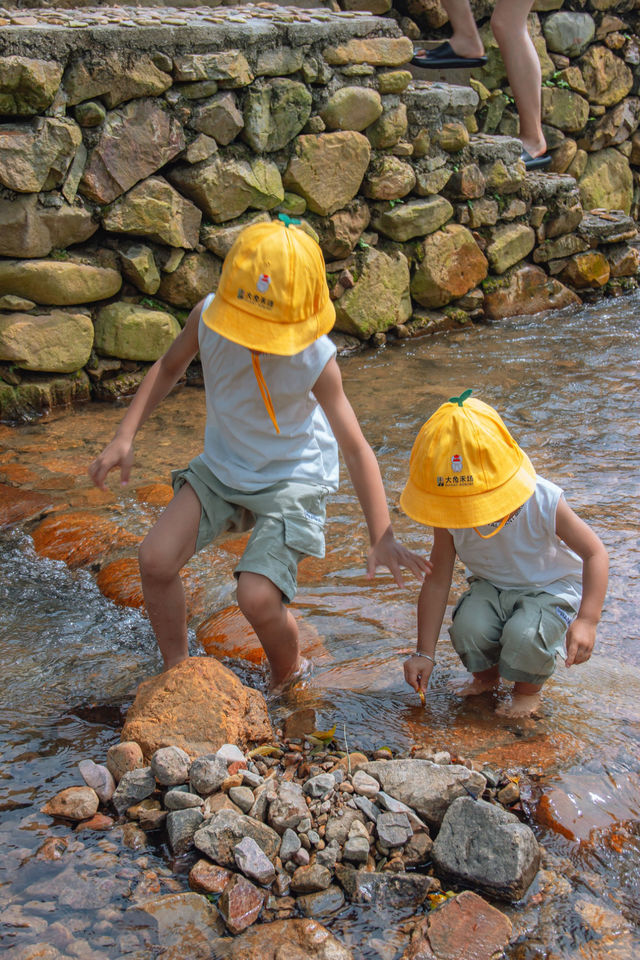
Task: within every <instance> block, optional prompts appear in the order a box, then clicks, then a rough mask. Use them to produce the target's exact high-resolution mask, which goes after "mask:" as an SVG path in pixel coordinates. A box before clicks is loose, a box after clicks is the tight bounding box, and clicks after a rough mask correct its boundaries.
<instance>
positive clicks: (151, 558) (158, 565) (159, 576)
mask: <svg viewBox="0 0 640 960" xmlns="http://www.w3.org/2000/svg"><path fill="white" fill-rule="evenodd" d="M138 564H139V566H140V574H141V576H142V577H143V578H146V579H148V580H170V579H171V577H173V576H175V574H176V573H177V572H178V570H177V569H175V564H173V563H172V562H171V560H170V558H169V557H168V556H167V555H166V554H165V553H164V552H163V551H162V550H160V549H158V545H157V544H156V542H155V538H151V537H148V536H147V537H145V539H144V540H143V541H142V543H141V544H140V546H139V547H138Z"/></svg>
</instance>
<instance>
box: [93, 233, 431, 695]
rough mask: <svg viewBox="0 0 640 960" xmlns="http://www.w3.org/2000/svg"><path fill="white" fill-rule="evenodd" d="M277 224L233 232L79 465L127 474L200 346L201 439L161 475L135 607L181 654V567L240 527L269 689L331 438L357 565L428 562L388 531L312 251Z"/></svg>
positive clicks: (290, 621) (285, 652)
mask: <svg viewBox="0 0 640 960" xmlns="http://www.w3.org/2000/svg"><path fill="white" fill-rule="evenodd" d="M285 219H287V225H286V226H285V223H284V222H279V221H272V222H268V223H259V224H254V225H252V226H250V227H247V228H246V229H245V230H243V231H242V232H241V234H240V235H239V237H238V238H237V239H236V241H235V243H234V244H233V246H232V248H231V250H230V252H229V254H228V256H227V258H226V259H225V262H224V265H223V269H222V274H221V277H220V283H219V285H218V289H217V291H216V294H215V297H214V296H213V294H210V295H209V296H208V297H206V299H205V300H203V301H201V302H200V303H199V304H197V306H195V307H194V308H193V310H192V311H191V313H190V314H189V317H188V319H187V322H186V325H185V327H184V329H183V330H182V331H181V333H180V334H179V336H178V337H177V338H176V339H175V340H174V342H173V343H172V345H171V346H170V347H169V349H168V350H167V352H166V353H165V354H164V356H162V357H161V358H160V359H159V360H158V361H157V362H156V363H154V364H153V366H152V367H151V368H150V370H149V372H148V373H147V375H146V377H145V379H144V380H143V382H142V384H141V385H140V388H139V389H138V392H137V393H136V396H135V397H134V399H133V401H132V403H131V406H130V407H129V409H128V411H127V413H126V415H125V417H124V419H123V420H122V422H121V424H120V426H119V427H118V430H117V431H116V435H115V437H114V439H113V440H112V441H111V443H109V444H108V446H107V447H106V448H105V449H104V450H103V451H102V453H101V454H100V456H98V457H97V458H96V460H94V462H93V463H92V464H91V466H90V467H89V475H90V476H91V478H92V479H93V481H94V483H95V484H96V485H97V486H99V487H102V488H104V481H105V477H106V476H107V474H108V472H109V471H110V470H113V469H114V468H116V467H119V468H120V472H121V479H122V482H123V483H126V482H127V481H128V479H129V474H130V472H131V466H132V464H133V440H134V437H135V435H136V433H137V431H138V429H139V427H140V426H141V425H142V423H143V422H144V421H145V420H146V419H147V417H149V415H150V414H151V413H152V412H153V411H154V409H155V408H156V407H157V405H158V404H159V403H160V401H161V400H162V399H163V398H164V397H165V396H166V395H167V394H168V393H169V391H170V390H171V389H172V387H174V386H175V384H176V383H177V381H178V380H179V379H180V377H181V376H182V375H183V373H184V371H185V370H186V368H187V366H188V365H189V363H191V361H192V360H193V358H194V357H195V355H196V353H197V352H198V350H199V351H200V359H201V361H202V368H203V374H204V381H205V395H206V406H207V422H206V428H205V436H204V450H203V452H202V453H201V454H200V456H198V457H196V458H195V459H194V460H192V461H191V463H190V464H189V466H188V467H187V468H186V469H184V470H178V471H176V472H174V474H173V484H174V498H173V500H172V501H171V503H170V504H169V505H168V507H167V508H166V510H165V511H164V513H163V514H162V515H161V517H160V519H159V520H158V522H157V523H156V525H155V526H154V527H153V529H152V530H151V531H150V533H149V534H148V535H147V537H146V538H145V539H144V541H143V543H142V544H141V546H140V553H139V560H140V572H141V577H142V587H143V592H144V598H145V604H146V608H147V613H148V615H149V619H150V621H151V625H152V627H153V630H154V633H155V635H156V638H157V641H158V645H159V647H160V650H161V653H162V656H163V659H164V665H165V669H168V668H169V667H172V666H174V665H175V664H177V663H180V661H182V660H184V659H185V658H186V657H188V655H189V653H188V646H187V623H186V607H185V598H184V591H183V588H182V582H181V580H180V577H179V575H178V574H179V571H180V570H181V568H182V567H183V566H184V565H185V563H186V562H187V560H188V559H189V558H190V557H191V556H192V555H193V554H194V553H195V552H196V551H197V550H200V549H201V548H202V547H203V546H205V545H206V544H207V543H209V542H211V540H213V539H214V538H215V537H216V536H218V535H219V534H220V533H223V532H225V531H228V530H243V529H247V528H248V527H249V526H252V525H253V533H252V535H251V538H250V540H249V542H248V544H247V547H246V549H245V551H244V554H243V556H242V558H241V560H240V562H239V564H238V566H237V567H236V570H235V576H236V577H237V579H238V587H237V590H238V604H239V606H240V609H241V610H242V612H243V614H244V615H245V617H246V618H247V620H248V621H249V623H250V624H251V626H252V627H253V629H254V630H255V631H256V634H257V635H258V638H259V640H260V642H261V644H262V646H263V647H264V650H265V653H266V655H267V658H268V661H269V665H270V667H271V681H272V686H274V687H276V686H279V685H281V684H282V683H283V682H284V681H286V680H288V679H289V678H291V677H293V676H295V675H296V674H297V673H298V672H299V671H300V669H301V659H300V649H299V642H298V628H297V625H296V622H295V620H294V618H293V616H292V615H291V612H290V611H289V610H288V608H287V606H286V604H287V603H289V602H290V601H291V600H293V598H294V596H295V594H296V590H297V585H296V575H297V566H298V562H299V560H300V559H301V558H302V557H303V556H304V555H310V556H314V557H322V556H324V523H325V510H326V499H327V495H328V493H329V492H330V491H333V490H336V489H337V486H338V448H337V444H336V441H337V443H338V444H339V445H340V449H341V451H342V455H343V457H344V459H345V462H346V464H347V468H348V470H349V473H350V476H351V479H352V481H353V485H354V487H355V490H356V494H357V496H358V498H359V500H360V503H361V505H362V510H363V512H364V515H365V519H366V521H367V526H368V528H369V538H370V542H371V547H370V550H369V556H368V563H367V572H368V575H369V576H370V577H371V576H373V575H374V574H375V570H376V567H377V566H379V565H380V564H383V565H385V566H387V567H388V568H389V569H390V570H391V573H392V574H393V577H394V579H395V581H396V583H397V584H398V585H399V586H402V576H401V573H400V568H401V567H403V566H404V567H408V568H409V569H410V570H411V571H413V573H414V574H415V575H416V576H418V577H419V578H421V577H422V575H423V574H424V572H425V571H426V570H427V569H428V566H429V565H428V564H427V563H426V561H424V560H423V559H421V558H420V557H418V556H416V555H415V554H413V553H411V552H410V551H408V550H407V549H405V548H404V547H402V546H401V545H400V544H399V543H398V542H397V541H396V540H395V538H394V536H393V532H392V529H391V521H390V518H389V511H388V508H387V502H386V497H385V493H384V489H383V486H382V479H381V476H380V470H379V468H378V464H377V461H376V458H375V455H374V453H373V451H372V449H371V447H370V446H369V444H368V443H367V442H366V440H365V438H364V436H363V434H362V431H361V429H360V426H359V424H358V421H357V420H356V417H355V414H354V412H353V410H352V408H351V405H350V404H349V401H348V400H347V398H346V396H345V394H344V391H343V388H342V380H341V377H340V370H339V368H338V365H337V363H336V359H335V355H336V349H335V347H334V345H333V344H332V343H331V341H330V340H329V338H328V337H327V336H326V334H327V333H328V332H329V331H330V330H331V328H332V326H333V324H334V320H335V311H334V308H333V304H332V302H331V299H330V297H329V290H328V288H327V282H326V275H325V269H324V261H323V258H322V253H321V251H320V248H319V247H318V245H317V244H316V243H315V241H314V240H312V239H311V237H309V236H308V235H307V234H306V233H304V231H302V230H301V229H297V228H295V227H290V226H289V222H290V221H289V220H288V218H285Z"/></svg>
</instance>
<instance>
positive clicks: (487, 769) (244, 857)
mask: <svg viewBox="0 0 640 960" xmlns="http://www.w3.org/2000/svg"><path fill="white" fill-rule="evenodd" d="M308 746H309V744H307V747H308ZM315 749H316V751H319V752H317V755H312V754H311V753H310V752H309V750H308V749H305V744H304V743H303V742H302V743H301V742H300V741H291V740H283V741H281V742H279V743H278V744H277V745H267V746H262V747H259V748H256V750H254V751H249V752H248V753H247V754H244V753H243V752H242V751H241V750H239V748H238V747H237V746H235V745H233V744H225V745H224V746H222V747H221V748H220V749H219V750H217V752H215V753H211V754H208V755H204V756H199V757H196V758H195V759H193V758H192V757H190V756H189V754H188V753H186V752H185V751H184V750H183V749H181V748H180V747H177V746H167V747H161V748H160V749H158V750H156V751H155V752H154V753H153V755H152V757H151V760H150V763H149V764H148V765H146V764H145V761H144V758H143V754H142V750H141V748H140V747H139V745H138V744H137V743H135V742H123V743H120V744H118V745H116V746H113V747H111V748H110V750H109V751H108V754H107V760H106V766H103V765H100V764H95V763H94V762H93V761H91V760H84V761H82V762H81V764H80V765H79V768H80V772H81V774H82V776H83V778H84V780H85V782H86V786H81V787H70V788H67V789H66V790H63V791H62V792H61V793H59V794H58V795H57V796H55V797H53V798H52V799H51V800H50V801H49V802H48V803H47V804H46V805H45V806H44V808H43V812H45V813H48V814H49V815H51V816H53V817H62V818H65V819H67V820H72V821H85V823H84V825H85V827H86V826H89V827H91V826H93V827H94V828H95V829H105V828H106V827H107V826H108V825H109V824H111V823H113V822H114V820H113V817H109V816H108V815H107V814H105V813H100V812H99V806H100V804H101V803H102V804H103V805H104V807H111V808H113V809H115V811H116V813H117V815H118V816H119V817H121V818H125V819H126V821H127V825H126V826H125V828H124V830H125V831H127V836H126V837H125V842H127V843H128V845H130V846H131V845H134V843H135V834H136V833H138V834H142V839H143V840H144V842H146V832H147V831H158V830H164V831H165V832H166V837H167V840H168V844H169V846H170V849H171V851H172V853H173V855H174V857H176V858H180V860H181V862H182V863H184V857H185V856H188V857H190V858H191V859H193V860H195V862H194V863H193V865H192V866H191V869H190V873H189V886H190V887H191V889H192V890H193V891H194V892H196V893H198V894H205V895H208V896H209V898H210V899H211V898H212V895H213V898H215V899H216V900H217V910H218V911H219V914H220V916H221V917H222V919H223V920H224V925H225V927H226V930H227V931H229V932H230V933H231V934H233V935H238V934H241V933H242V932H243V931H244V930H246V929H247V928H248V927H250V926H251V925H252V924H253V923H254V922H255V921H256V920H258V919H260V920H261V922H268V921H276V920H283V919H289V918H292V917H294V916H299V915H300V914H302V915H303V916H306V917H310V918H314V919H317V918H322V917H325V916H328V915H330V914H332V913H334V912H335V911H336V910H339V909H340V908H341V907H342V906H343V905H344V903H345V900H347V901H349V902H354V903H371V902H373V903H380V904H384V905H386V906H396V905H400V904H404V905H406V904H413V905H415V907H416V908H419V907H420V906H421V905H422V904H426V906H429V905H431V904H432V903H434V902H439V901H441V900H443V899H444V898H443V896H442V881H444V882H445V883H446V884H447V885H448V884H455V885H458V886H462V887H473V888H475V889H477V890H480V891H482V892H484V893H486V894H487V895H489V896H491V897H493V898H498V899H503V900H507V901H515V900H518V899H520V898H521V897H522V896H523V895H524V893H525V891H526V890H527V888H528V887H529V885H530V883H531V882H532V880H533V878H534V876H535V874H536V872H537V870H538V866H539V861H540V850H539V847H538V844H537V841H536V840H535V838H534V835H533V833H532V831H531V830H530V828H529V827H528V826H527V825H526V824H524V823H522V822H520V820H519V819H518V817H517V816H516V815H515V814H514V813H512V812H510V811H509V810H508V809H505V806H504V805H503V804H507V805H508V804H513V803H514V802H515V801H517V799H518V796H519V793H518V787H517V785H516V784H515V783H514V782H513V781H512V780H509V778H508V777H506V776H505V775H504V774H503V773H502V772H501V771H499V770H496V769H495V768H493V767H491V766H487V765H485V766H484V767H482V768H479V765H478V764H475V763H474V762H473V761H468V762H467V763H466V765H465V764H462V763H453V762H451V758H450V756H449V754H448V753H445V752H442V753H440V754H435V755H434V754H428V753H426V752H424V751H421V752H420V753H419V755H418V756H413V757H408V758H394V757H393V755H392V753H391V751H389V750H387V749H386V748H385V749H382V750H379V751H376V752H375V754H374V755H373V757H372V758H368V757H367V756H366V755H365V754H363V753H351V754H347V755H344V754H342V755H341V754H339V753H334V752H331V751H330V750H329V749H324V748H318V747H317V746H316V748H315ZM501 801H502V802H501ZM434 838H435V839H434ZM160 900H162V898H160ZM154 902H156V903H157V901H154ZM149 909H151V910H152V911H153V909H155V908H153V907H150V908H149ZM207 909H208V908H207Z"/></svg>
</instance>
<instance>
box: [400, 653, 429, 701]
mask: <svg viewBox="0 0 640 960" xmlns="http://www.w3.org/2000/svg"><path fill="white" fill-rule="evenodd" d="M433 667H434V663H433V661H432V660H430V659H429V658H428V657H423V656H421V655H420V654H419V653H414V654H412V655H411V656H410V657H409V658H408V659H407V660H405V662H404V678H405V680H406V681H407V683H408V684H409V686H410V687H413V689H414V690H415V692H416V693H420V691H421V690H422V691H423V692H424V691H425V690H426V689H427V686H428V685H429V678H430V677H431V673H432V671H433Z"/></svg>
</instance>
